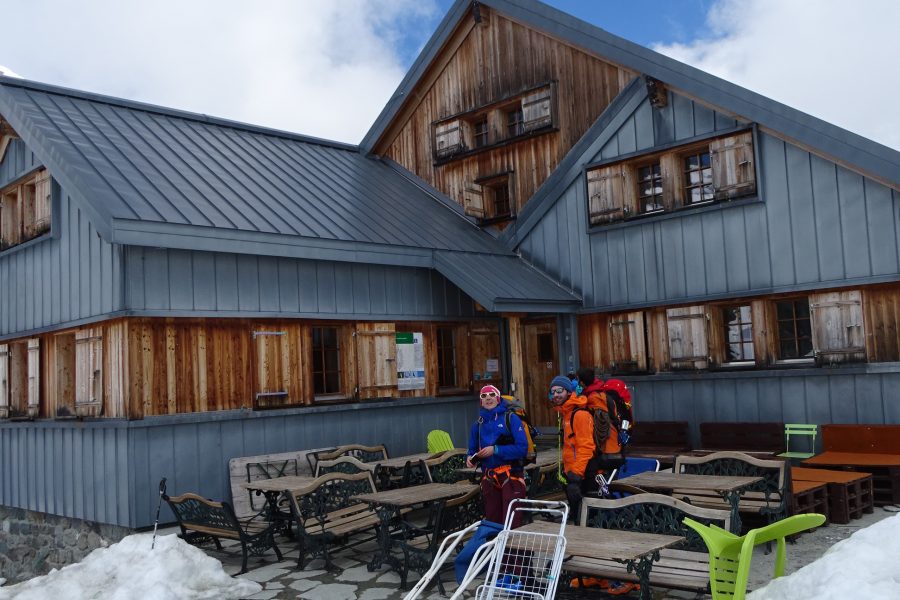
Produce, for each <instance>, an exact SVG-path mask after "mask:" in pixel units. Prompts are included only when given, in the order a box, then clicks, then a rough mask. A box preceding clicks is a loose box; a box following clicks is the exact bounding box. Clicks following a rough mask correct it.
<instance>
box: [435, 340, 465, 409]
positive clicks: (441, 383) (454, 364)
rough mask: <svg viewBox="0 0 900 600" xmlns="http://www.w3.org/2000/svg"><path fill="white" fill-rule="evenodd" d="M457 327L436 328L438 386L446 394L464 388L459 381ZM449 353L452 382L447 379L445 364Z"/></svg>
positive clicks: (439, 390)
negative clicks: (448, 339) (447, 336)
mask: <svg viewBox="0 0 900 600" xmlns="http://www.w3.org/2000/svg"><path fill="white" fill-rule="evenodd" d="M457 329H458V328H457V327H456V326H455V325H437V326H436V327H435V328H434V334H435V347H436V350H437V353H436V354H437V356H436V360H437V386H438V392H439V393H440V392H445V391H448V390H458V389H460V388H462V385H461V382H460V380H459V375H460V373H459V371H460V370H459V360H458V355H459V351H458V348H459V344H460V340H459V332H458V331H457ZM447 334H449V336H450V344H449V345H447V344H446V343H445V342H446V339H445V336H446V335H447ZM448 351H449V354H450V356H449V360H450V365H449V370H450V372H451V379H452V381H447V380H446V379H445V376H446V372H447V365H446V364H444V363H445V362H446V358H447V353H448Z"/></svg>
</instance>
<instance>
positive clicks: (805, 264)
mask: <svg viewBox="0 0 900 600" xmlns="http://www.w3.org/2000/svg"><path fill="white" fill-rule="evenodd" d="M786 150H787V151H786V159H787V173H788V190H787V193H788V197H789V198H790V208H789V210H790V213H791V242H793V244H792V245H793V249H794V266H795V268H796V275H795V277H796V280H795V281H796V282H797V283H806V282H810V281H818V280H819V260H818V257H817V252H818V248H817V247H816V230H815V223H816V221H815V214H816V213H815V211H816V207H815V204H814V203H813V197H812V186H811V174H810V167H809V161H810V156H809V153H808V152H804V151H802V150H800V149H799V148H797V147H796V146H792V145H790V144H788V145H787V146H786Z"/></svg>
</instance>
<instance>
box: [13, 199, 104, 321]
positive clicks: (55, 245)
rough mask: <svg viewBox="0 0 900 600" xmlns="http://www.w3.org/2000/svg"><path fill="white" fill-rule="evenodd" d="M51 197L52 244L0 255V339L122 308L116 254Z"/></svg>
mask: <svg viewBox="0 0 900 600" xmlns="http://www.w3.org/2000/svg"><path fill="white" fill-rule="evenodd" d="M53 195H54V201H53V210H54V213H55V214H54V217H53V231H52V238H51V239H44V240H41V241H35V242H26V244H23V245H22V246H21V247H19V248H12V249H10V250H8V251H6V252H4V253H3V254H2V255H0V281H2V282H3V283H2V285H0V335H6V336H11V335H12V334H15V333H16V332H23V331H29V330H33V329H40V328H45V327H50V326H54V325H60V324H64V323H69V322H74V321H79V320H82V319H89V318H92V317H98V316H102V315H105V314H108V313H112V312H115V311H118V310H120V309H121V308H122V291H121V290H122V260H121V255H122V253H121V248H120V247H119V246H116V245H113V244H110V243H108V242H106V241H104V240H102V239H101V238H100V237H99V236H98V235H97V231H96V229H95V228H94V227H93V225H92V224H91V223H90V221H88V219H87V217H86V216H85V214H84V212H82V211H81V210H80V209H79V207H78V206H77V204H76V203H75V202H72V200H71V199H70V198H69V197H68V196H67V195H66V194H64V193H63V192H62V191H61V190H60V188H59V186H57V185H54V186H53Z"/></svg>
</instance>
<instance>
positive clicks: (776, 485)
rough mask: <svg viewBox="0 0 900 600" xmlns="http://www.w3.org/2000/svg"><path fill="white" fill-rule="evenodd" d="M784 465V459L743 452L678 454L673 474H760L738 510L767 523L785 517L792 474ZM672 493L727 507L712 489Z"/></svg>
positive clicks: (718, 506) (696, 502) (710, 505)
mask: <svg viewBox="0 0 900 600" xmlns="http://www.w3.org/2000/svg"><path fill="white" fill-rule="evenodd" d="M786 467H787V463H786V462H785V461H783V460H762V459H759V458H755V457H753V456H749V455H747V454H744V453H742V452H714V453H712V454H708V455H706V456H679V457H678V458H677V459H676V460H675V472H676V473H692V474H697V475H730V476H739V477H762V481H760V482H758V483H757V484H755V485H753V486H751V487H750V488H748V489H747V491H746V492H744V494H743V495H742V496H741V501H740V512H742V513H749V514H758V515H761V516H763V517H765V518H766V521H767V522H770V523H771V522H774V521H777V520H779V519H783V518H784V517H786V516H788V508H789V503H790V502H791V494H790V489H791V488H790V482H791V474H790V470H789V469H787V468H786ZM672 495H673V496H675V497H676V498H687V499H688V501H689V502H690V503H691V504H694V505H697V506H705V507H708V508H722V509H725V508H728V504H727V503H726V502H725V500H724V499H723V498H722V497H721V496H719V495H718V494H716V493H715V492H712V491H700V490H673V491H672Z"/></svg>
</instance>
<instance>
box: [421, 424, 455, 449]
mask: <svg viewBox="0 0 900 600" xmlns="http://www.w3.org/2000/svg"><path fill="white" fill-rule="evenodd" d="M426 441H427V442H428V451H429V452H430V453H432V454H435V453H437V452H446V451H447V450H453V448H454V446H453V440H451V439H450V434H449V433H447V432H446V431H443V430H441V429H433V430H431V431H429V432H428V437H427V438H426Z"/></svg>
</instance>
